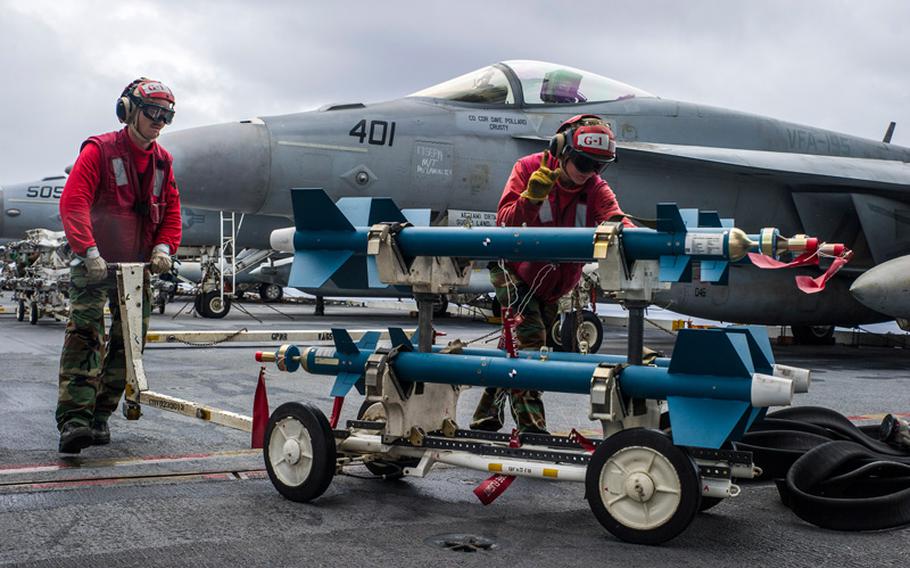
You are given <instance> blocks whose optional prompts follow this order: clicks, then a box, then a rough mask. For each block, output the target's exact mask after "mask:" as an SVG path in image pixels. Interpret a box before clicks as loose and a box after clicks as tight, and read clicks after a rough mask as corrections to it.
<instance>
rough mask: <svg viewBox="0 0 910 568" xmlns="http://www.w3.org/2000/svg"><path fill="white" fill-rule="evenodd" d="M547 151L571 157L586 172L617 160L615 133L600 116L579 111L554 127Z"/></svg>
mask: <svg viewBox="0 0 910 568" xmlns="http://www.w3.org/2000/svg"><path fill="white" fill-rule="evenodd" d="M550 153H551V154H553V155H554V156H556V157H558V158H566V159H569V160H572V161H573V162H574V163H575V165H576V166H582V169H583V170H585V171H600V170H602V169H603V168H604V166H606V165H607V164H609V163H611V162H613V161H614V160H615V159H616V136H615V135H614V134H613V131H612V130H610V127H609V126H607V123H606V122H604V121H603V119H601V118H600V117H599V116H597V115H593V114H579V115H576V116H573V117H572V118H570V119H569V120H567V121H565V122H563V123H562V124H561V125H560V126H559V128H558V129H557V130H556V136H554V137H553V140H552V142H551V143H550Z"/></svg>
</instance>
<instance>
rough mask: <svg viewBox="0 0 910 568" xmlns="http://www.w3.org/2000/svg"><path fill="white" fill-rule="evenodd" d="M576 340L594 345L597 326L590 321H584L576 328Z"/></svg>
mask: <svg viewBox="0 0 910 568" xmlns="http://www.w3.org/2000/svg"><path fill="white" fill-rule="evenodd" d="M578 340H579V341H587V342H588V345H594V343H595V342H596V341H597V328H596V327H594V324H593V323H591V322H587V321H586V322H584V323H583V324H581V327H579V328H578Z"/></svg>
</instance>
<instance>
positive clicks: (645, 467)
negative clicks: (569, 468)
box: [585, 428, 701, 545]
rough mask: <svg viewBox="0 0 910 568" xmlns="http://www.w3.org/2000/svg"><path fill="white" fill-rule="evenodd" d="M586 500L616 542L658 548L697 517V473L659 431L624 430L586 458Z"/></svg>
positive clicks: (698, 503)
mask: <svg viewBox="0 0 910 568" xmlns="http://www.w3.org/2000/svg"><path fill="white" fill-rule="evenodd" d="M608 480H609V481H608ZM623 494H625V497H623ZM585 498H586V499H587V500H588V504H589V505H590V507H591V511H592V512H593V513H594V516H595V517H597V520H598V521H600V524H601V525H603V527H604V528H605V529H607V531H609V532H610V533H611V534H612V535H614V536H615V537H617V538H619V539H620V540H623V541H626V542H631V543H634V544H650V545H654V544H661V543H663V542H666V541H668V540H670V539H672V538H674V537H676V536H678V535H679V534H680V533H682V532H683V531H684V530H685V529H686V528H687V527H688V526H689V524H691V523H692V520H693V519H694V518H695V515H696V514H697V513H698V510H699V506H700V504H701V484H700V483H699V475H698V468H697V467H696V466H695V462H693V461H692V458H690V457H689V455H688V454H687V453H686V452H685V451H684V450H682V449H681V448H678V447H677V446H674V445H673V442H672V441H671V440H670V438H669V437H668V436H667V435H665V434H663V433H662V432H659V431H657V430H648V429H645V428H631V429H629V430H623V431H621V432H618V433H616V434H614V435H612V436H610V437H609V438H607V439H605V440H604V441H603V442H601V444H600V445H599V446H598V447H597V449H596V450H595V451H594V454H593V456H591V462H590V463H589V464H588V470H587V473H586V476H585Z"/></svg>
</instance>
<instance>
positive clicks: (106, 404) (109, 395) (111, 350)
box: [95, 271, 152, 422]
mask: <svg viewBox="0 0 910 568" xmlns="http://www.w3.org/2000/svg"><path fill="white" fill-rule="evenodd" d="M108 299H109V300H110V306H111V333H110V339H109V341H108V344H107V349H106V353H105V356H104V362H103V364H102V366H101V369H102V371H101V381H100V385H99V388H98V395H97V398H96V399H95V420H96V421H97V422H104V421H107V419H108V418H110V416H111V414H113V413H114V411H115V410H117V404H119V403H120V397H121V396H122V395H123V391H124V389H125V388H126V353H125V351H124V347H123V327H122V326H123V324H122V319H121V316H122V314H121V313H120V303H119V301H118V299H117V289H116V288H113V289H110V290H108ZM151 313H152V290H151V287H150V285H149V273H148V271H146V272H145V275H144V277H143V279H142V348H143V349H145V336H146V334H147V333H148V329H149V318H150V317H151Z"/></svg>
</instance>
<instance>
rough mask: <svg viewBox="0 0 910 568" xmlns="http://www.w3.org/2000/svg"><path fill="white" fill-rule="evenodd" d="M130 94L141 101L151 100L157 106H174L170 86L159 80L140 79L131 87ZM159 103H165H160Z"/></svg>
mask: <svg viewBox="0 0 910 568" xmlns="http://www.w3.org/2000/svg"><path fill="white" fill-rule="evenodd" d="M131 94H132V95H133V96H134V97H136V98H138V99H140V100H141V101H143V102H153V103H155V104H158V105H159V106H167V107H169V108H173V107H174V102H175V101H174V93H173V91H171V89H170V87H168V86H167V85H165V84H164V83H162V82H161V81H153V80H151V79H144V80H141V81H139V82H138V83H137V84H136V86H135V87H133V90H132V93H131ZM161 103H167V104H166V105H162V104H161Z"/></svg>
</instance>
